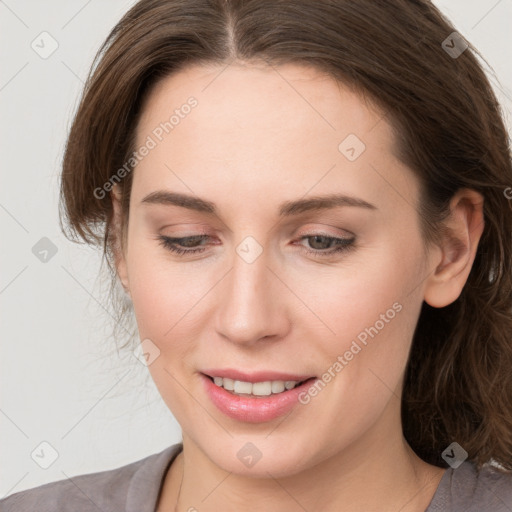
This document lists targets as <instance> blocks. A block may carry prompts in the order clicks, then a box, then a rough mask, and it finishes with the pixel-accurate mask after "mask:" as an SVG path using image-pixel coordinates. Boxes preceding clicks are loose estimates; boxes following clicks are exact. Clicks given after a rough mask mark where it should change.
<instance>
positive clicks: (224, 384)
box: [203, 373, 315, 398]
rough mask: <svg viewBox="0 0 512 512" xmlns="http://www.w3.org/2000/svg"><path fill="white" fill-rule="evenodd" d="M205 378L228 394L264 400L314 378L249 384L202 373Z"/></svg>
mask: <svg viewBox="0 0 512 512" xmlns="http://www.w3.org/2000/svg"><path fill="white" fill-rule="evenodd" d="M203 375H204V376H205V377H207V378H208V379H210V381H211V382H213V383H214V384H215V385H216V386H218V387H220V388H223V389H224V390H226V391H228V392H229V393H231V394H233V395H237V396H245V397H251V398H264V397H268V396H271V395H279V394H281V393H285V392H286V391H290V390H292V389H295V388H297V387H299V386H301V385H302V384H304V383H305V382H307V381H308V380H311V379H314V378H315V377H308V378H306V379H303V380H277V379H276V380H264V381H259V382H249V381H244V380H237V379H231V378H228V377H220V376H217V377H212V376H211V375H207V374H205V373H203Z"/></svg>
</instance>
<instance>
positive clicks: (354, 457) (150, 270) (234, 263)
mask: <svg viewBox="0 0 512 512" xmlns="http://www.w3.org/2000/svg"><path fill="white" fill-rule="evenodd" d="M189 96H194V97H195V98H196V99H197V101H198V105H197V107H195V108H194V109H192V111H191V112H190V114H189V115H188V116H185V117H184V119H181V120H180V123H179V124H178V125H177V126H175V128H174V129H173V130H172V132H170V133H169V134H167V135H166V136H165V137H164V138H163V140H162V141H161V142H159V143H158V145H157V146H156V147H155V148H154V149H152V150H151V151H150V152H149V154H148V155H147V156H146V157H145V158H144V159H143V160H142V161H141V162H140V163H139V164H138V165H137V167H136V169H135V171H134V176H133V180H134V181H133V188H132V193H131V204H130V210H129V218H128V220H129V222H128V227H127V232H126V239H125V242H124V244H123V246H122V249H121V250H119V251H118V253H117V262H116V265H117V269H118V273H119V278H120V279H121V282H122V284H123V286H124V287H125V289H126V291H127V293H129V295H130V296H131V299H132V301H133V306H134V311H135V315H136V319H137V323H138V327H139V331H140V338H141V340H144V339H146V338H149V339H150V340H151V341H152V342H153V343H154V344H155V345H156V346H157V347H158V349H159V350H160V355H159V356H158V357H157V358H156V359H155V360H154V362H152V363H151V364H150V365H149V366H148V368H149V370H150V372H151V375H152V378H153V379H154V381H155V384H156V386H157V388H158V390H159V392H160V394H161V396H162V398H163V400H164V401H165V403H166V404H167V406H168V407H169V409H170V410H171V411H172V413H173V415H174V416H175V417H176V419H177V421H178V422H179V423H180V425H181V428H182V432H183V445H184V450H183V453H182V454H180V455H179V456H178V457H177V459H176V460H175V462H174V463H173V464H172V465H171V468H170V470H169V471H168V473H167V475H166V478H165V482H164V486H163V490H162V495H161V498H160V501H159V503H158V511H160V512H161V511H164V510H166V511H172V510H174V509H175V508H174V507H175V504H176V501H177V497H178V491H179V488H180V484H181V490H180V492H179V502H178V505H177V508H176V510H179V511H187V510H193V509H192V508H191V507H194V508H195V509H197V510H200V511H201V512H203V511H218V510H225V511H239V510H247V507H248V504H250V508H251V510H252V511H265V512H274V511H285V510H286V511H303V510H308V511H316V510H322V511H339V510H343V511H344V512H355V511H363V510H364V511H369V510H379V511H393V512H396V511H398V510H400V511H401V512H413V511H424V510H425V509H426V508H427V506H428V504H429V502H430V500H431V499H432V496H433V494H434V492H435V490H436V488H437V485H438V484H439V481H440V479H441V477H442V475H443V473H444V470H443V469H441V468H437V467H435V466H431V465H429V464H426V463H425V462H424V461H422V460H421V459H420V458H419V457H418V456H416V454H415V453H414V452H413V451H412V449H411V448H410V446H409V445H408V444H407V442H406V441H405V439H404V437H403V434H402V428H401V421H400V396H401V392H402V379H403V375H404V370H405V366H406V362H407V357H408V353H409V349H410V345H411V340H412V336H413V332H414V329H415V326H416V324H417V320H418V317H419V313H420V309H421V305H422V302H423V301H424V300H425V301H426V302H428V303H429V304H430V305H432V306H434V307H443V306H445V305H448V304H450V303H451V302H453V301H454V300H455V299H456V298H457V297H458V296H459V295H460V292H461V290H462V288H463V286H464V284H465V282H466V280H467V277H468V275H469V272H470V270H471V265H472V263H473V260H474V257H475V252H476V248H477V245H478V241H479V239H480V236H481V233H482V230H483V226H484V222H483V213H482V203H483V198H482V196H480V195H479V194H478V193H477V192H475V191H472V190H462V191H459V193H457V195H456V196H455V197H454V198H453V200H452V203H451V207H452V212H453V213H452V216H451V217H450V219H449V220H448V221H447V226H448V227H449V228H450V230H451V233H452V237H450V238H446V239H444V240H443V241H442V243H441V244H439V245H438V246H434V247H431V248H430V250H429V251H425V248H424V246H423V241H422V239H421V236H420V231H419V217H418V214H417V212H416V210H415V208H414V205H417V204H418V197H419V185H418V181H417V179H416V177H415V176H414V175H413V173H412V171H411V170H410V169H408V168H407V167H406V166H405V165H404V164H402V163H401V162H400V161H399V160H398V159H397V157H396V156H395V150H394V143H395V141H394V134H393V131H392V130H391V127H390V126H389V124H388V123H387V122H386V120H385V119H384V118H383V113H382V112H380V111H379V110H378V109H377V108H376V107H374V106H372V105H370V104H369V103H367V102H365V101H363V100H362V98H361V97H360V96H358V95H357V94H355V93H354V92H352V91H350V90H349V89H348V88H347V87H346V86H344V85H343V84H339V83H337V82H335V81H333V80H332V79H331V78H329V77H327V76H325V75H323V74H321V73H320V72H318V71H316V70H314V69H311V68H307V67H302V66H298V65H282V66H279V67H278V68H272V67H268V66H266V65H258V64H256V63H254V62H252V63H244V62H237V63H235V64H232V65H230V66H228V67H227V68H224V67H220V66H204V65H202V66H193V67H189V68H188V69H185V70H182V71H180V72H179V73H177V74H175V75H172V76H169V77H166V78H165V79H163V80H161V81H160V82H159V83H158V84H157V86H156V87H155V88H154V90H153V91H152V92H151V94H150V95H149V97H148V99H147V101H146V102H145V104H144V105H143V110H142V115H141V117H140V120H139V123H138V126H137V144H136V146H137V147H139V146H141V145H142V144H143V143H144V141H145V140H146V137H147V136H148V135H150V134H151V133H152V130H154V129H155V127H156V126H158V125H159V123H161V122H162V121H164V120H166V119H168V118H169V115H170V114H168V113H169V112H170V113H172V111H173V110H174V109H175V108H178V107H179V106H180V105H183V104H184V103H185V102H186V100H187V98H188V97H189ZM348 134H356V135H357V137H358V138H359V139H360V140H362V141H364V144H365V145H366V149H365V151H364V152H363V153H361V155H360V156H359V157H358V158H357V159H356V160H354V161H349V160H348V159H347V158H346V157H345V156H344V154H342V153H341V152H340V151H339V149H338V146H339V144H340V143H341V142H342V141H343V140H344V139H345V138H346V137H347V135H348ZM163 189H165V190H168V191H175V192H180V193H186V194H191V195H194V196H199V197H201V198H203V199H206V200H209V201H212V202H214V203H215V204H216V205H217V208H218V214H217V215H211V214H207V213H204V212H203V213H201V212H196V211H192V210H189V209H187V208H183V207H178V206H173V205H159V204H145V203H141V200H142V199H143V198H144V197H145V196H146V195H147V194H149V193H151V192H154V191H156V190H163ZM332 193H344V194H348V195H353V196H356V197H359V198H362V199H364V200H365V201H367V202H369V203H372V204H373V205H375V206H376V209H375V210H369V209H363V208H357V207H335V208H331V209H327V210H323V211H316V212H306V213H302V214H300V215H296V216H293V217H290V218H285V219H281V218H279V216H278V206H279V205H280V204H281V203H282V202H283V201H287V200H294V199H300V198H303V197H304V196H306V197H309V196H313V195H327V194H332ZM118 194H119V191H118V190H116V189H114V193H113V194H112V200H113V204H114V209H115V226H117V229H118V230H120V229H121V228H120V226H121V225H122V222H123V220H125V219H123V218H122V214H121V209H120V203H119V195H118ZM202 229H204V230H206V232H207V234H209V236H210V238H208V240H207V241H206V242H203V245H202V246H203V247H205V250H204V252H203V253H198V254H193V255H190V256H180V255H175V254H173V253H171V252H169V251H168V250H167V249H165V248H164V247H163V246H162V245H161V244H160V243H159V241H158V240H157V239H156V237H157V236H158V235H159V234H164V235H167V236H171V237H185V236H193V235H197V234H201V233H202V231H201V230H202ZM316 233H321V234H322V233H323V234H324V235H325V236H331V237H338V238H339V237H342V238H343V237H346V238H347V237H353V236H355V237H356V241H355V248H354V249H353V250H351V251H347V252H342V253H335V254H334V255H333V256H332V257H323V258H322V257H321V256H320V257H315V256H313V255H311V254H308V253H306V252H305V250H307V249H310V250H315V249H316V250H317V251H318V252H322V251H324V252H326V251H328V249H329V248H330V247H331V246H329V244H328V243H326V241H325V240H323V241H321V242H320V244H319V243H317V244H316V245H315V240H311V239H307V238H301V237H304V236H305V235H306V234H307V235H309V236H311V235H312V234H316ZM246 236H252V237H253V238H254V239H256V240H257V242H258V243H259V244H260V245H261V247H262V248H263V252H262V253H261V255H260V256H259V257H258V258H257V259H256V260H255V261H254V262H252V263H247V262H246V261H244V259H242V258H241V257H239V255H238V254H237V252H236V248H237V246H238V244H240V242H241V241H242V240H243V239H244V238H245V237H246ZM457 240H458V243H456V241H457ZM322 244H323V245H322ZM198 246H199V247H201V243H200V242H199V243H198ZM396 302H397V303H399V304H401V306H402V309H401V311H400V312H399V313H397V314H396V315H395V316H394V318H393V319H392V320H390V321H389V322H387V323H386V324H385V327H384V328H382V329H381V330H380V331H379V332H378V334H377V335H376V336H375V337H374V338H373V339H372V338H370V339H369V341H368V344H367V346H365V347H364V348H363V349H362V350H361V351H360V352H359V353H357V355H355V356H354V358H353V359H352V360H351V361H350V362H349V363H348V364H347V365H346V366H345V367H344V368H343V370H342V371H341V372H339V373H338V374H336V377H335V378H333V379H332V380H331V382H329V383H328V384H327V386H326V387H325V388H324V389H323V390H322V391H321V392H320V393H318V395H317V396H316V397H314V398H313V399H312V400H311V401H310V403H309V404H307V405H297V406H296V407H295V408H294V409H293V410H292V412H291V413H290V414H289V415H288V416H286V417H285V418H277V419H276V420H273V421H270V422H264V423H259V424H256V423H247V422H242V421H237V420H233V419H231V418H228V417H226V416H225V415H223V414H222V413H221V412H220V411H219V410H218V409H217V408H216V407H215V406H214V405H213V404H212V403H211V401H210V400H209V398H208V397H207V395H206V394H205V392H204V390H203V387H202V385H201V384H202V383H201V382H200V378H199V373H198V372H200V371H201V369H205V368H207V367H233V368H238V369H243V370H248V371H256V370H265V369H267V370H276V371H285V372H290V373H291V372H293V373H301V374H310V375H316V376H321V375H322V374H323V373H324V372H325V371H326V370H327V369H328V368H329V367H332V365H333V363H334V362H335V361H336V359H337V357H338V356H339V355H342V354H344V353H345V351H346V350H348V349H349V348H350V345H351V343H352V341H353V340H354V339H356V337H357V335H358V334H359V333H361V332H362V331H364V329H365V328H368V327H370V326H374V325H375V323H376V321H377V320H379V318H381V317H380V315H381V314H384V313H385V312H386V311H387V310H388V309H390V308H391V307H392V305H393V304H394V303H396ZM247 442H251V443H253V444H254V445H256V446H257V448H258V449H259V450H260V452H261V453H262V457H261V459H260V460H259V461H258V462H257V463H256V464H255V465H254V466H252V467H251V468H248V467H246V466H245V465H244V464H242V463H241V462H240V460H239V459H238V458H237V452H238V450H240V448H241V447H242V446H244V445H245V443H247Z"/></svg>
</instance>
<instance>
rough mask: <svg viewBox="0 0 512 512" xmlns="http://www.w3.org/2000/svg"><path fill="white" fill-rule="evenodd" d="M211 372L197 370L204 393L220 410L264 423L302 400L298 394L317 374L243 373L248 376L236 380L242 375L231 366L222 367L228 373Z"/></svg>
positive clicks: (305, 390) (281, 414) (252, 421)
mask: <svg viewBox="0 0 512 512" xmlns="http://www.w3.org/2000/svg"><path fill="white" fill-rule="evenodd" d="M210 373H212V372H208V373H202V372H200V377H201V380H202V381H203V385H204V391H205V393H206V396H207V397H208V398H209V399H210V401H211V403H212V404H213V405H214V406H215V407H216V408H217V409H218V410H219V411H220V412H221V413H223V414H224V415H226V416H228V417H230V418H231V419H234V420H236V421H241V422H244V423H264V422H268V421H272V420H275V419H277V418H278V417H281V416H284V415H286V414H288V413H290V412H291V410H292V409H293V408H295V407H297V405H298V404H299V403H303V402H301V401H300V397H301V395H302V394H303V393H307V390H308V389H309V387H310V386H311V385H312V384H313V383H314V382H315V381H316V380H317V378H316V377H305V376H299V375H293V376H292V375H288V374H276V373H271V374H270V373H260V374H258V375H256V374H253V375H248V374H244V377H245V378H246V379H249V380H239V379H236V378H233V377H238V376H241V374H240V372H237V371H234V370H232V371H230V370H228V371H227V372H224V371H223V373H228V374H229V376H221V375H220V374H219V373H220V372H216V374H213V375H210ZM270 377H274V378H273V379H271V378H270ZM275 377H281V379H277V378H275ZM282 377H295V379H291V378H289V379H286V380H285V379H282ZM263 378H265V379H267V380H263Z"/></svg>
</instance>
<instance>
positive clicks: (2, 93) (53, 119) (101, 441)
mask: <svg viewBox="0 0 512 512" xmlns="http://www.w3.org/2000/svg"><path fill="white" fill-rule="evenodd" d="M133 3H134V2H133V1H129V0H115V1H114V0H110V1H108V2H105V1H100V0H89V1H86V0H73V1H70V0H67V1H64V0H51V1H45V2H41V1H37V0H25V1H23V0H7V1H5V2H4V1H1V0H0V37H1V42H2V44H1V45H0V52H1V58H2V66H1V70H2V72H1V75H0V120H1V121H0V125H1V134H0V140H1V144H2V158H1V179H2V182H1V183H2V187H1V189H0V190H1V193H0V223H1V229H2V246H1V247H2V250H1V252H0V254H1V258H2V259H1V269H2V272H1V275H0V307H1V312H2V316H1V320H2V324H1V325H2V339H1V343H2V344H1V349H2V353H1V357H0V371H1V388H0V389H1V405H0V432H1V438H0V439H1V444H0V447H1V453H0V460H1V461H2V464H1V465H0V498H1V497H3V496H5V495H7V494H11V493H13V492H17V491H21V490H23V489H27V488H31V487H35V486H37V485H41V484H44V483H46V482H51V481H55V480H60V479H63V478H66V477H70V476H74V475H77V474H83V473H90V472H94V471H102V470H106V469H111V468H115V467H118V466H121V465H124V464H128V463H129V462H132V461H135V460H138V459H141V458H143V457H145V456H147V455H150V454H152V453H155V452H157V451H160V450H162V449H163V448H165V447H166V446H169V445H170V444H172V443H175V442H177V441H179V440H180V439H181V434H180V429H179V425H178V424H177V422H176V421H175V419H174V418H173V416H172V415H171V413H170V412H169V411H168V409H167V407H166V406H165V404H163V402H162V400H161V398H160V396H159V394H158V392H157V390H156V389H155V387H154V385H153V383H152V381H151V380H150V379H147V378H146V377H147V373H146V372H147V369H146V368H145V367H143V366H142V365H141V364H140V363H139V362H138V361H137V360H136V359H135V358H134V357H133V356H131V357H130V354H127V353H121V354H119V355H118V354H117V353H116V351H115V346H114V341H113V340H112V339H111V338H109V334H110V332H111V331H110V326H109V322H110V317H109V316H108V314H107V313H106V312H105V308H106V309H108V308H109V306H108V303H107V302H106V299H105V297H104V295H102V294H101V293H102V292H101V291H100V288H99V282H98V272H99V265H100V257H99V256H100V253H99V251H95V250H93V249H90V248H88V247H86V246H79V245H75V244H72V243H71V242H69V241H67V240H66V239H65V238H64V236H63V235H62V234H61V232H60V229H59V224H58V216H57V212H58V209H57V204H58V203H57V201H58V183H59V179H58V176H59V170H60V169H59V166H60V162H61V157H62V150H63V145H64V142H65V137H66V131H67V129H68V128H69V125H70V121H71V116H72V113H73V112H74V109H75V107H76V105H77V101H78V97H79V93H80V92H81V88H82V85H83V81H84V79H85V77H86V75H87V72H88V70H89V67H90V64H91V63H92V59H93V56H94V54H95V52H96V50H97V49H98V48H99V46H100V44H101V43H102V42H103V40H104V38H105V37H106V36H107V34H108V32H109V31H110V29H111V28H112V27H113V26H114V24H115V23H116V22H117V21H118V20H119V18H120V17H121V16H122V14H123V13H124V12H126V11H127V10H128V8H129V7H130V6H131V5H133ZM434 3H435V4H436V5H437V6H438V7H440V8H441V10H442V11H443V12H445V13H446V14H447V15H448V17H449V18H450V19H451V20H452V21H453V22H454V24H455V27H456V28H457V30H458V31H459V32H460V33H462V35H463V36H464V37H466V38H467V39H468V40H469V41H470V42H472V43H473V44H474V45H475V46H476V47H477V48H478V49H479V50H480V51H481V52H482V54H483V55H484V57H485V58H486V59H487V60H488V62H489V64H490V65H491V66H492V68H493V69H494V71H495V75H491V76H490V79H491V82H492V83H493V85H494V88H495V90H496V92H497V94H498V98H499V100H500V102H501V104H502V106H503V109H504V111H505V116H506V121H507V124H508V126H509V129H510V127H511V126H512V123H511V119H512V114H511V112H512V64H511V63H512V44H511V43H510V22H511V21H512V0H500V1H496V0H472V1H468V0H437V1H435V2H434ZM44 31H46V32H48V33H49V34H51V37H52V38H53V39H55V40H56V41H57V43H58V48H57V49H56V51H55V52H54V53H53V54H52V55H50V56H49V57H48V58H46V59H43V58H41V57H40V56H39V55H38V53H36V51H34V49H32V47H31V44H32V42H33V41H34V40H36V43H37V42H38V41H40V39H41V37H46V38H47V36H40V34H41V33H42V32H44ZM447 36H448V34H447ZM49 44H50V40H49V39H45V43H44V45H45V48H46V50H48V49H49V48H50V46H49ZM39 45H40V46H42V43H40V42H39ZM43 50H44V49H43V48H41V49H40V51H43ZM498 80H499V82H498ZM510 185H511V186H512V183H511V184H510ZM42 237H47V238H49V239H50V240H51V241H52V242H53V243H54V244H55V246H56V247H57V253H56V254H55V256H53V257H52V258H51V259H49V261H47V262H46V263H43V262H41V261H40V260H39V259H38V258H36V256H35V255H34V254H33V253H32V247H33V246H34V245H35V244H36V243H37V242H38V241H39V240H40V239H41V238H42ZM43 441H46V442H48V443H50V445H51V446H53V447H54V449H55V450H56V451H57V452H58V458H57V459H56V460H55V462H54V463H53V464H52V465H51V466H50V467H49V468H48V469H43V468H41V467H40V465H38V464H37V463H36V462H35V461H34V460H33V458H32V457H31V454H32V453H33V452H34V450H36V454H38V455H39V457H37V455H34V459H36V460H38V461H40V463H44V460H45V457H46V459H47V460H49V459H48V457H50V456H51V450H49V449H47V448H45V447H44V446H43V447H41V446H40V443H41V442H43ZM43 453H44V455H43Z"/></svg>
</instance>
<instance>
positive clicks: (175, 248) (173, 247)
mask: <svg viewBox="0 0 512 512" xmlns="http://www.w3.org/2000/svg"><path fill="white" fill-rule="evenodd" d="M207 238H209V237H208V235H195V236H186V237H182V238H171V237H169V236H164V235H159V236H158V237H157V239H158V240H159V241H160V243H161V245H163V246H164V247H165V248H166V249H167V250H168V251H171V252H174V253H176V254H192V253H196V252H203V251H204V247H193V246H194V243H197V242H198V241H199V242H200V241H202V240H205V239H207ZM179 245H182V246H185V247H189V249H186V248H185V249H183V248H181V247H179ZM190 247H192V248H190Z"/></svg>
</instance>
